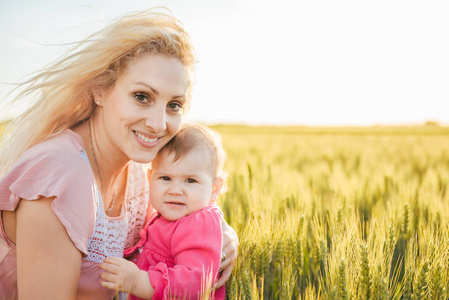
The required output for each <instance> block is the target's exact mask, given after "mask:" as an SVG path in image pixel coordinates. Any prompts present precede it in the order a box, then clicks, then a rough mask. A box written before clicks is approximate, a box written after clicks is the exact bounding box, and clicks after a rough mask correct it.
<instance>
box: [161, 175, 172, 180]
mask: <svg viewBox="0 0 449 300" xmlns="http://www.w3.org/2000/svg"><path fill="white" fill-rule="evenodd" d="M161 179H162V180H164V181H170V177H168V176H161Z"/></svg>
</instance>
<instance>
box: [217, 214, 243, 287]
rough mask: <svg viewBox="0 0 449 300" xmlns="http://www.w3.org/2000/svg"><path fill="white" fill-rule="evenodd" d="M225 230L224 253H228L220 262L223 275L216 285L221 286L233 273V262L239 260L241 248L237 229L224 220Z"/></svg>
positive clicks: (223, 227) (223, 226)
mask: <svg viewBox="0 0 449 300" xmlns="http://www.w3.org/2000/svg"><path fill="white" fill-rule="evenodd" d="M222 230H223V253H224V254H225V255H226V259H225V260H223V261H222V262H221V263H220V272H221V276H220V278H219V279H218V281H217V283H216V285H215V287H216V288H219V287H222V286H223V285H225V283H226V281H227V280H228V279H229V277H230V276H231V273H232V269H233V264H234V262H235V261H236V260H237V254H238V249H239V237H238V236H237V233H236V232H235V230H234V229H233V228H232V227H231V226H229V225H228V223H226V221H224V220H223V221H222Z"/></svg>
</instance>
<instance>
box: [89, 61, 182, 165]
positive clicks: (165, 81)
mask: <svg viewBox="0 0 449 300" xmlns="http://www.w3.org/2000/svg"><path fill="white" fill-rule="evenodd" d="M187 88H188V81H187V75H186V71H185V67H184V66H183V64H182V63H181V62H180V61H179V60H178V59H177V58H174V57H168V56H164V55H159V54H145V55H142V56H140V57H138V58H136V59H134V60H132V61H130V62H129V64H128V67H127V69H126V70H125V72H124V73H123V74H122V75H121V76H120V77H119V78H118V79H117V81H116V83H115V85H114V86H113V87H111V88H110V89H109V90H107V91H102V90H100V91H97V92H94V95H95V101H96V102H97V103H98V101H101V102H100V104H99V105H100V106H101V108H102V109H100V110H99V113H100V115H102V118H101V120H102V123H103V124H102V127H103V129H104V133H105V137H106V138H107V140H108V145H109V147H110V150H111V151H116V152H117V154H118V155H123V158H124V159H128V160H133V161H136V162H139V163H148V162H150V161H152V160H153V159H154V157H155V155H156V153H157V152H158V151H159V150H160V149H161V148H162V147H163V146H164V145H165V144H166V143H167V142H168V141H169V140H170V139H171V138H172V137H173V136H174V135H175V134H176V132H177V131H178V130H179V128H180V126H181V122H182V118H183V109H182V108H183V106H184V105H185V102H186V93H187Z"/></svg>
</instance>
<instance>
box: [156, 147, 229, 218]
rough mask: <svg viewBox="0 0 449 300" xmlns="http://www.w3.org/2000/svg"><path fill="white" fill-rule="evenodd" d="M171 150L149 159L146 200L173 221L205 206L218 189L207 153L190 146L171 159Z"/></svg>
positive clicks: (218, 184)
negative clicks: (148, 193)
mask: <svg viewBox="0 0 449 300" xmlns="http://www.w3.org/2000/svg"><path fill="white" fill-rule="evenodd" d="M173 156H174V155H173V154H169V155H167V153H166V152H163V153H160V154H158V156H157V157H156V159H155V160H153V162H152V173H151V177H150V201H151V205H152V206H153V208H154V209H156V210H157V211H158V212H159V213H161V215H162V216H163V217H164V218H166V219H167V220H169V221H175V220H178V219H179V218H182V217H184V216H187V215H189V214H191V213H193V212H195V211H198V210H200V209H202V208H204V207H206V206H207V205H208V204H209V203H211V202H212V201H211V200H215V198H216V197H217V196H218V193H219V192H220V188H221V181H220V180H219V179H215V178H214V176H213V174H212V170H211V164H210V159H208V157H209V154H208V153H207V152H206V151H204V150H201V149H194V150H192V151H191V152H190V153H188V154H187V155H182V156H181V157H180V159H179V160H177V161H176V162H173Z"/></svg>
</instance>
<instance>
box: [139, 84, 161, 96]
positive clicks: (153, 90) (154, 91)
mask: <svg viewBox="0 0 449 300" xmlns="http://www.w3.org/2000/svg"><path fill="white" fill-rule="evenodd" d="M136 84H140V85H143V86H146V87H147V88H149V89H150V90H151V91H152V92H153V93H155V94H156V95H158V96H159V92H158V90H156V89H155V88H153V87H152V86H151V85H149V84H146V83H145V82H141V81H139V82H137V83H136Z"/></svg>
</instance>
